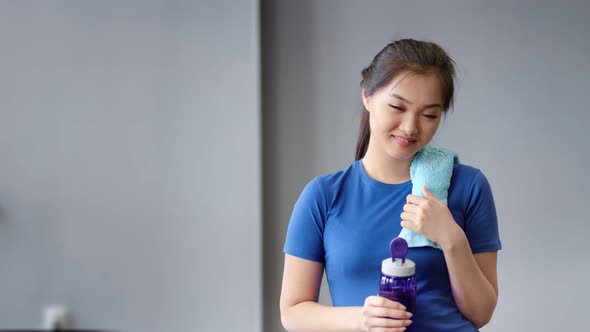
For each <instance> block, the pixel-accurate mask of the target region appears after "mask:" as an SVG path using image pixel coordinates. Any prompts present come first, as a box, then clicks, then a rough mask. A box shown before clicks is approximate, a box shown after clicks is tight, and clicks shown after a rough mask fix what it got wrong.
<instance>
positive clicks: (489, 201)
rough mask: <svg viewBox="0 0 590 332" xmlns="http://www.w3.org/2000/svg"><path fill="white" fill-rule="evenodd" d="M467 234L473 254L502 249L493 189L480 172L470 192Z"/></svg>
mask: <svg viewBox="0 0 590 332" xmlns="http://www.w3.org/2000/svg"><path fill="white" fill-rule="evenodd" d="M465 234H466V235H467V239H468V240H469V245H470V246H471V251H472V252H473V253H481V252H487V251H497V250H500V249H502V243H501V242H500V234H499V230H498V217H497V214H496V205H495V203H494V197H493V195H492V188H491V187H490V183H489V182H488V180H487V178H486V177H485V175H484V174H483V173H482V172H481V171H479V170H478V171H477V172H476V173H475V176H474V177H473V181H472V183H471V190H470V191H469V196H468V201H467V209H466V216H465Z"/></svg>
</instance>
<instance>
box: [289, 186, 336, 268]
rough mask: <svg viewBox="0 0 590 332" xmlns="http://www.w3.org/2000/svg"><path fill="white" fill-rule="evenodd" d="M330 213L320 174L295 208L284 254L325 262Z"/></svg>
mask: <svg viewBox="0 0 590 332" xmlns="http://www.w3.org/2000/svg"><path fill="white" fill-rule="evenodd" d="M326 212H327V204H326V197H325V195H324V190H323V188H322V182H321V178H320V177H316V178H315V179H313V180H312V181H311V182H309V183H308V184H307V185H306V186H305V188H304V189H303V191H302V192H301V195H300V196H299V199H298V200H297V202H296V203H295V205H294V207H293V212H292V214H291V219H290V221H289V226H288V228H287V236H286V239H285V246H284V247H283V251H284V253H286V254H289V255H293V256H297V257H300V258H304V259H307V260H312V261H316V262H320V263H323V262H324V244H323V233H324V225H325V220H326V218H325V217H326V215H327V213H326Z"/></svg>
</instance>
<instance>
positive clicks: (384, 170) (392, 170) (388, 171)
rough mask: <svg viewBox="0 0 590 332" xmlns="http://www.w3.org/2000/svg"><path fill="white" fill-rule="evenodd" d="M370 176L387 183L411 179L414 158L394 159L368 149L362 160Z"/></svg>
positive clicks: (397, 182)
mask: <svg viewBox="0 0 590 332" xmlns="http://www.w3.org/2000/svg"><path fill="white" fill-rule="evenodd" d="M361 161H362V164H363V167H364V169H365V172H366V173H367V175H368V176H369V177H371V178H372V179H374V180H377V181H379V182H383V183H387V184H399V183H404V182H407V181H410V165H411V164H412V158H410V159H407V160H399V159H393V158H391V157H389V156H387V155H384V154H382V153H381V154H378V153H372V152H371V151H367V153H366V154H365V156H364V157H363V159H362V160H361Z"/></svg>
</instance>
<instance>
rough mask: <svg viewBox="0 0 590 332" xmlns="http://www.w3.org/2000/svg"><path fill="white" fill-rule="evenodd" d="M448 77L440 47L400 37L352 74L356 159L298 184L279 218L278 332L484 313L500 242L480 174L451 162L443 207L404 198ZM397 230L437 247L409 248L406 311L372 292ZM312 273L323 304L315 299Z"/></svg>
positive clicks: (440, 321) (468, 324)
mask: <svg viewBox="0 0 590 332" xmlns="http://www.w3.org/2000/svg"><path fill="white" fill-rule="evenodd" d="M454 75H455V70H454V65H453V60H452V59H451V58H450V57H449V56H448V55H447V54H446V53H445V51H444V50H443V49H442V48H440V47H439V46H438V45H436V44H434V43H429V42H422V41H416V40H410V39H404V40H398V41H395V42H393V43H390V44H388V45H387V46H386V47H385V48H384V49H383V50H381V51H380V52H379V53H378V54H377V55H376V56H375V58H374V59H373V62H372V63H371V65H370V66H369V67H367V68H366V69H364V70H363V71H362V76H363V80H362V82H361V88H362V101H363V105H364V110H363V113H362V118H361V128H360V134H359V141H358V144H357V150H356V158H355V159H356V161H355V162H354V163H353V164H352V165H351V166H350V167H348V168H347V169H345V170H343V171H340V172H337V173H333V174H329V175H324V176H319V177H316V178H315V179H313V180H312V181H311V182H310V183H308V184H307V186H306V187H305V189H304V190H303V192H302V193H301V196H300V197H299V199H298V201H297V203H296V204H295V206H294V209H293V214H292V216H291V220H290V223H289V228H288V231H287V237H286V242H285V247H284V252H285V266H284V272H283V285H282V291H281V300H280V306H281V319H282V322H283V326H284V327H285V328H286V329H287V330H288V331H339V332H340V331H404V330H406V329H408V331H429V332H432V331H477V329H478V328H480V327H482V326H484V325H485V324H486V323H488V322H489V321H490V319H491V317H492V313H493V311H494V308H495V306H496V302H497V299H498V282H497V273H496V265H497V251H498V250H499V249H501V243H500V239H499V234H498V225H497V218H496V211H495V206H494V200H493V196H492V192H491V189H490V185H489V183H488V181H487V179H486V178H485V176H484V175H483V174H482V173H481V171H479V170H478V169H476V168H474V167H470V166H467V165H461V164H456V165H455V166H454V168H453V174H452V178H451V185H450V188H449V192H448V205H447V204H444V203H443V202H441V201H440V200H439V199H437V198H436V196H434V195H432V194H431V193H430V192H429V191H428V189H427V188H424V189H423V192H424V197H418V196H413V195H411V190H412V182H411V180H410V165H411V163H412V159H413V157H414V156H415V155H416V153H417V152H418V151H419V150H420V149H421V148H422V147H424V146H425V145H426V144H428V143H429V142H430V141H431V139H432V137H433V136H434V134H435V133H436V131H437V129H438V126H439V123H440V120H441V117H442V116H443V115H444V114H445V113H446V112H447V111H448V109H449V108H450V107H451V105H452V102H453V92H454V85H453V80H454ZM402 227H405V228H408V229H410V230H412V231H415V232H417V233H420V234H422V235H424V236H426V237H427V238H429V239H430V240H432V241H434V242H436V243H438V244H439V245H440V247H441V248H442V249H437V248H433V247H417V248H410V250H409V253H408V258H409V259H411V260H412V261H414V262H416V278H417V280H418V285H417V294H418V295H417V300H416V311H415V313H414V314H413V315H412V314H411V313H409V312H407V311H405V308H404V307H403V305H401V304H400V303H397V302H394V301H390V300H388V299H386V298H383V297H379V296H376V295H375V294H377V293H378V286H379V277H380V266H381V261H382V260H383V259H385V258H386V257H388V256H389V242H390V241H391V239H392V238H394V237H395V236H397V235H398V234H399V233H400V231H401V228H402ZM324 269H325V270H326V274H327V279H328V284H329V288H330V295H331V298H332V303H333V307H329V306H323V305H320V304H318V303H317V300H318V294H319V288H320V284H321V279H322V274H323V271H324Z"/></svg>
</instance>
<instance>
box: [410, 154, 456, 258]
mask: <svg viewBox="0 0 590 332" xmlns="http://www.w3.org/2000/svg"><path fill="white" fill-rule="evenodd" d="M458 163H459V156H458V155H457V153H455V152H453V151H449V150H446V149H443V148H434V147H432V146H430V145H426V146H424V147H423V148H422V149H421V150H420V151H418V153H417V154H416V157H414V160H412V164H411V165H410V178H411V180H412V195H416V196H420V197H424V194H423V193H422V186H424V185H425V186H426V188H428V190H429V191H430V192H431V193H433V194H434V195H435V196H436V197H438V199H440V200H441V201H443V202H444V203H445V204H447V197H448V195H449V187H450V186H451V175H453V164H458ZM399 236H400V237H402V238H404V239H405V240H406V241H407V242H408V246H409V247H427V246H429V247H433V248H437V249H441V247H440V246H439V245H438V244H437V243H435V242H433V241H431V240H430V239H429V238H427V237H425V236H424V235H422V234H419V233H416V232H414V231H411V230H409V229H406V228H402V231H401V232H400V233H399Z"/></svg>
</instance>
